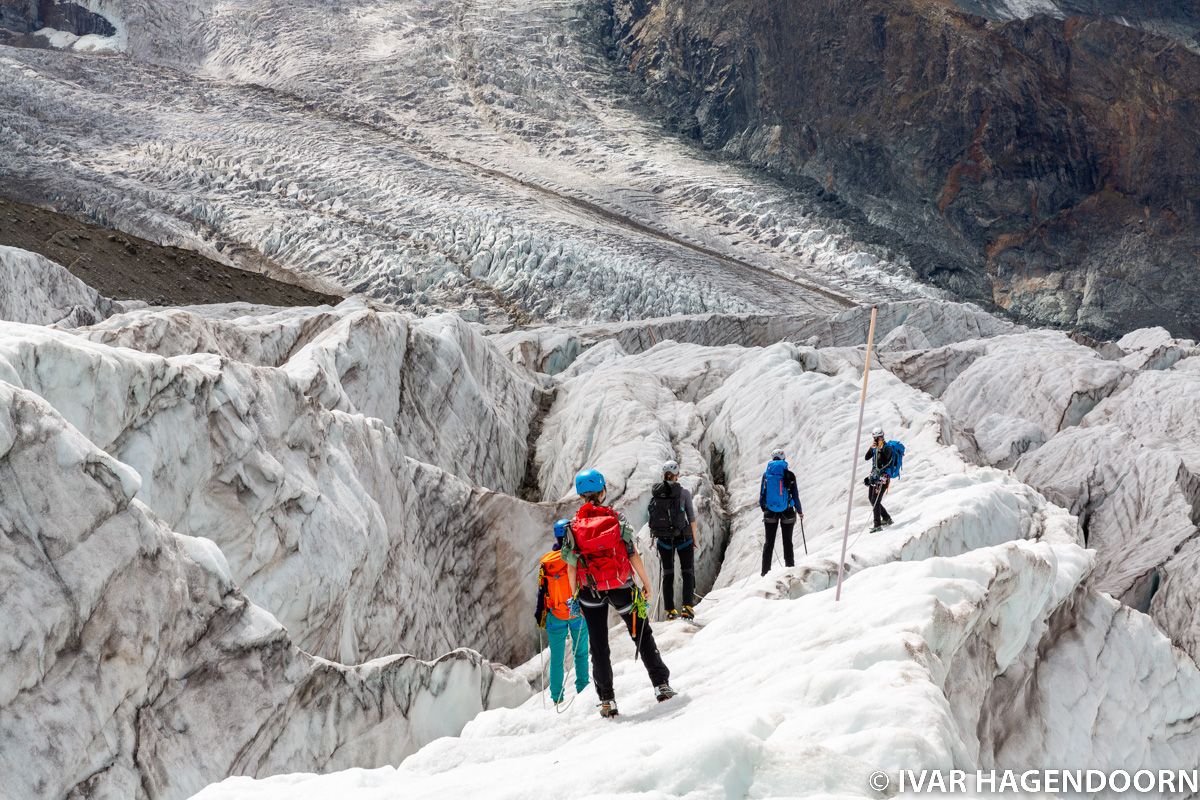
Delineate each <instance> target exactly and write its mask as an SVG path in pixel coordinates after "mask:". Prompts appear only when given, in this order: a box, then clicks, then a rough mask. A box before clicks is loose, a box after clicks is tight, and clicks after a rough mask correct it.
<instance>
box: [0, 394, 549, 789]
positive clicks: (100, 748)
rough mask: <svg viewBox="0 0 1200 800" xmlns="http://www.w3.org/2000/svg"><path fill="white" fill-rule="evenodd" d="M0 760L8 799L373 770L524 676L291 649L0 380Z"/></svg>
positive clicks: (513, 694) (195, 552) (500, 697)
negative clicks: (0, 546) (332, 658)
mask: <svg viewBox="0 0 1200 800" xmlns="http://www.w3.org/2000/svg"><path fill="white" fill-rule="evenodd" d="M0 408H3V410H4V413H3V414H0V531H3V533H4V537H5V542H6V546H5V548H4V550H3V551H2V552H0V574H2V575H3V581H4V585H5V586H6V587H7V588H6V590H5V592H4V593H3V597H2V598H0V608H2V613H3V618H4V620H5V625H4V627H3V631H2V632H0V638H2V639H3V646H4V649H5V653H6V654H7V655H6V657H5V659H4V660H3V664H2V665H0V707H3V714H2V715H0V743H2V746H0V765H2V766H3V771H4V776H5V778H4V784H5V790H4V791H5V793H6V794H9V793H11V796H14V797H63V796H67V795H68V794H79V795H85V796H91V797H135V796H138V797H187V796H188V795H190V794H191V793H193V792H195V791H198V790H199V789H200V788H202V787H203V786H204V785H205V784H206V783H209V782H211V781H213V780H216V779H219V778H221V777H224V776H226V775H230V774H251V775H265V774H273V773H279V772H291V771H311V770H314V769H338V768H345V767H350V766H363V765H372V764H373V765H382V764H386V763H392V762H394V761H396V760H398V759H401V758H403V757H404V755H406V754H407V753H410V752H413V751H415V750H416V749H418V748H419V747H420V746H421V745H423V744H425V743H426V742H428V741H431V740H433V739H435V738H437V737H439V736H444V735H447V734H454V733H456V732H457V730H458V729H459V728H460V727H461V726H462V725H463V724H464V723H465V722H466V721H467V720H469V719H470V718H472V717H473V716H474V715H475V714H476V713H477V712H478V711H480V710H482V709H484V708H488V707H490V706H493V705H497V704H509V705H511V704H513V703H516V702H519V701H520V700H522V699H523V698H524V697H526V696H527V695H528V693H529V689H528V685H527V684H526V683H525V681H523V680H521V679H519V678H518V677H517V676H515V675H513V674H512V673H511V672H509V671H508V670H505V669H503V668H497V667H495V666H494V665H492V664H490V663H489V662H487V661H485V660H483V659H482V658H480V657H479V656H478V654H475V653H471V652H469V651H463V650H459V651H455V652H453V653H450V654H449V655H446V656H444V657H442V658H440V659H438V660H436V661H433V662H425V661H420V660H418V659H416V658H413V657H411V656H392V657H388V658H381V659H376V660H374V661H371V662H367V663H365V664H362V665H360V666H358V667H345V666H342V665H340V664H335V663H332V662H329V661H326V660H324V659H320V658H316V657H314V656H311V655H309V654H307V653H305V652H304V651H303V650H301V649H299V648H298V647H297V646H296V645H295V643H294V642H293V641H292V640H291V638H290V637H289V635H288V633H287V631H286V630H285V629H284V627H283V626H282V625H281V624H280V623H279V621H278V620H277V619H276V618H275V617H274V616H273V615H272V614H271V613H269V612H268V611H266V610H264V609H263V608H261V607H259V606H256V605H254V604H252V603H251V602H249V601H248V600H247V598H246V597H245V595H243V594H242V592H241V591H240V590H239V589H238V588H237V586H236V585H235V584H234V583H233V582H232V580H231V576H230V574H229V572H228V571H227V568H226V567H225V565H224V558H223V556H222V555H221V553H220V551H219V550H218V549H217V548H216V546H215V545H213V544H212V543H211V542H207V540H204V539H197V538H193V537H191V536H187V535H183V534H179V533H175V532H173V531H171V530H170V529H169V528H168V527H167V525H166V524H165V523H164V522H163V521H162V520H161V519H160V518H158V517H157V516H156V515H155V514H154V513H153V512H152V511H151V509H150V508H148V507H147V506H146V505H145V504H143V503H142V502H140V501H138V500H136V499H135V497H134V495H135V493H136V490H137V482H136V481H130V480H128V478H127V475H126V473H129V472H131V471H130V470H129V468H128V467H127V466H124V465H122V464H121V463H120V462H118V461H117V460H115V459H114V458H113V457H112V456H110V455H108V454H107V453H104V452H103V451H101V450H99V449H97V448H96V447H95V446H94V445H93V444H92V443H91V442H89V441H88V440H87V439H85V438H84V437H83V436H82V435H81V434H80V433H79V432H77V431H76V430H74V429H73V428H72V426H71V425H70V424H69V423H68V422H67V421H66V420H65V419H63V418H62V417H61V416H59V415H58V414H57V413H56V412H55V411H54V409H53V408H51V407H50V406H49V405H48V404H47V403H46V402H45V401H44V400H42V399H41V398H39V397H37V396H36V395H33V394H32V393H30V392H28V391H26V390H21V389H17V388H14V387H13V386H11V385H10V384H7V383H4V382H0Z"/></svg>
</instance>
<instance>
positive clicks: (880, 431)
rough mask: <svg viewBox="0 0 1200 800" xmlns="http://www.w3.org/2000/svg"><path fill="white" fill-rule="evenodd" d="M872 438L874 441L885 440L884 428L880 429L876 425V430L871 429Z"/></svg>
mask: <svg viewBox="0 0 1200 800" xmlns="http://www.w3.org/2000/svg"><path fill="white" fill-rule="evenodd" d="M871 438H872V439H882V438H883V428H881V427H879V426H878V425H876V426H875V427H874V428H872V429H871Z"/></svg>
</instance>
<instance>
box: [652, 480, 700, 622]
mask: <svg viewBox="0 0 1200 800" xmlns="http://www.w3.org/2000/svg"><path fill="white" fill-rule="evenodd" d="M662 471H663V479H662V483H657V484H655V485H654V488H653V489H651V490H650V505H649V508H648V509H647V512H648V515H649V517H650V535H651V536H653V537H654V542H655V544H657V545H658V556H659V558H660V559H661V560H662V600H663V609H664V610H665V611H666V612H667V619H678V618H679V617H683V618H684V619H693V618H694V617H695V616H696V613H695V610H694V609H693V608H692V606H693V605H694V604H695V602H696V545H697V543H698V539H697V537H696V534H697V526H696V509H695V508H694V507H693V505H692V493H691V492H689V491H688V490H687V489H685V488H683V487H682V486H680V485H679V464H678V463H676V462H675V461H668V462H666V463H665V464H663V466H662ZM676 553H678V554H679V571H680V572H681V573H683V598H682V600H683V608H682V610H680V611H676V610H675V555H676Z"/></svg>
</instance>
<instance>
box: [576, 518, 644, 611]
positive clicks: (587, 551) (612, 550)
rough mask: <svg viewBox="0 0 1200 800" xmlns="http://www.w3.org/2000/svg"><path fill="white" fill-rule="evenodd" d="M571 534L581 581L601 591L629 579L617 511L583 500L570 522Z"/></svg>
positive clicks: (617, 585) (619, 586)
mask: <svg viewBox="0 0 1200 800" xmlns="http://www.w3.org/2000/svg"><path fill="white" fill-rule="evenodd" d="M571 535H572V537H573V538H574V540H575V552H576V553H577V554H578V555H579V569H580V571H581V572H582V573H583V580H581V581H580V583H581V584H583V585H586V586H591V587H592V588H593V589H596V590H598V591H604V590H606V589H619V588H621V587H622V586H624V585H626V584H627V583H629V578H630V577H631V576H632V575H633V565H632V564H630V563H629V553H628V551H627V550H626V549H625V541H624V540H623V539H622V538H621V521H620V518H619V517H618V516H617V512H615V511H613V510H612V509H611V508H608V507H607V506H596V505H592V504H591V503H584V504H583V506H582V507H581V508H580V509H579V511H578V513H576V514H575V519H574V521H572V523H571Z"/></svg>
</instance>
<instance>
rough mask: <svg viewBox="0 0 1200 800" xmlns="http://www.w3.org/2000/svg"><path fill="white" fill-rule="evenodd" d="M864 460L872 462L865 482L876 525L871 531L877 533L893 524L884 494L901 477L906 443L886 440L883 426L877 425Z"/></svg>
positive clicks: (872, 432)
mask: <svg viewBox="0 0 1200 800" xmlns="http://www.w3.org/2000/svg"><path fill="white" fill-rule="evenodd" d="M864 460H865V461H870V462H871V474H870V475H868V476H867V477H866V478H865V479H864V480H863V483H865V484H866V485H867V499H869V500H870V501H871V511H872V513H873V514H874V521H875V527H873V528H871V533H877V532H878V531H881V530H883V529H884V528H885V527H887V526H888V525H891V524H892V515H891V514H889V513H888V511H887V509H886V508H884V507H883V496H884V495H885V494H887V490H888V486H890V485H891V482H892V481H893V480H895V479H896V478H899V477H900V466H901V465H902V464H903V462H904V445H902V444H900V442H897V441H895V440H893V441H890V442H889V441H885V440H884V437H883V428H880V427H878V426H876V427H875V429H874V430H872V431H871V447H870V448H869V449H868V450H867V455H866V458H865V459H864Z"/></svg>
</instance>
